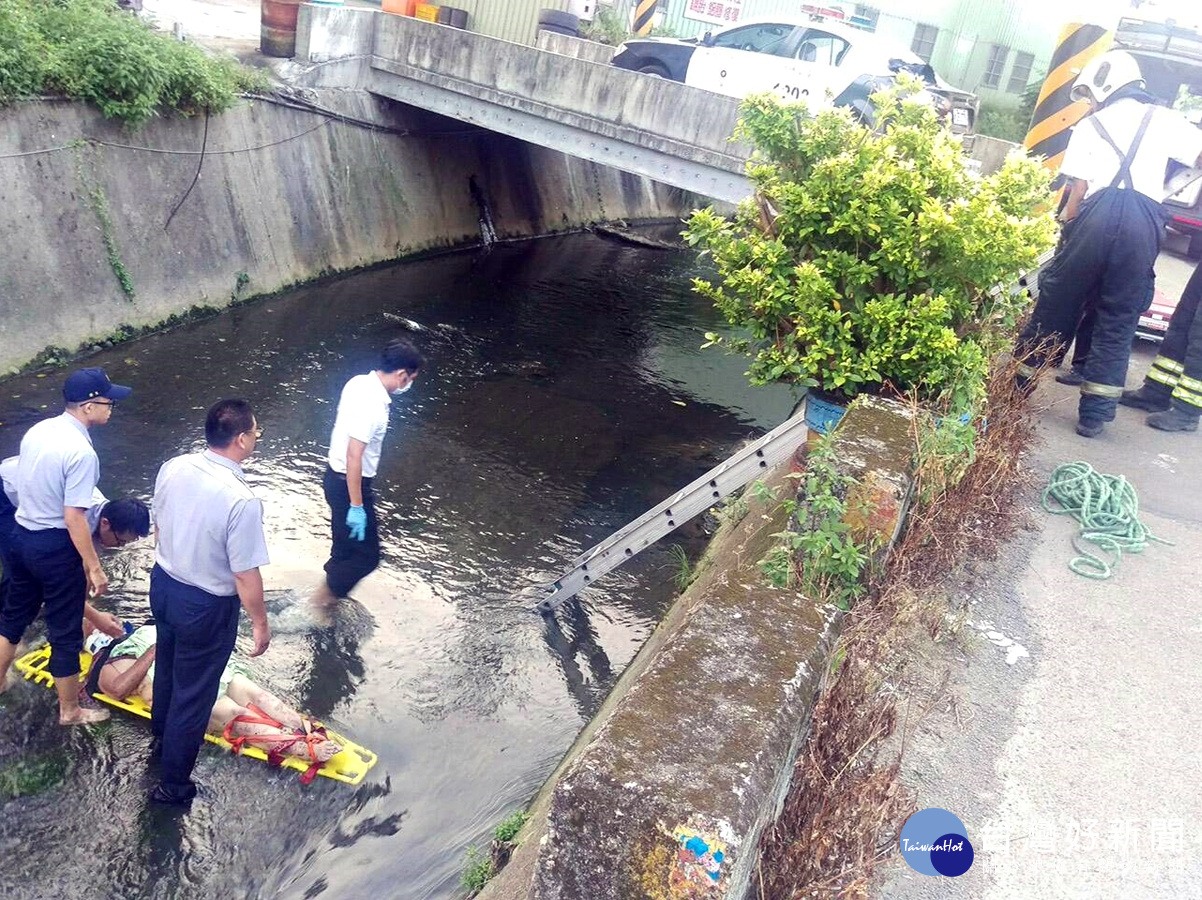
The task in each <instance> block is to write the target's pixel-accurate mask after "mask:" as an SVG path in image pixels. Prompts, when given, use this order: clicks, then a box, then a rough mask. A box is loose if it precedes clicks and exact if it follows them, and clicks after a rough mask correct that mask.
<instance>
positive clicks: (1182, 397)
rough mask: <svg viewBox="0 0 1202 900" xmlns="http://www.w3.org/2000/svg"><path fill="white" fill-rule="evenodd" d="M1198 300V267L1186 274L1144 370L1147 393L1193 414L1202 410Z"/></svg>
mask: <svg viewBox="0 0 1202 900" xmlns="http://www.w3.org/2000/svg"><path fill="white" fill-rule="evenodd" d="M1199 302H1202V267H1196V268H1195V269H1194V274H1193V275H1191V276H1190V280H1189V283H1188V284H1187V285H1186V286H1185V291H1184V292H1183V293H1182V294H1181V299H1180V300H1179V301H1178V302H1177V308H1176V309H1175V310H1173V318H1171V319H1170V320H1169V330H1168V331H1167V332H1166V333H1165V336H1164V341H1162V342H1161V344H1160V353H1159V354H1157V356H1156V359H1155V360H1154V361H1153V363H1152V368H1151V369H1149V370H1148V376H1147V378H1146V379H1145V380H1144V390H1145V392H1147V393H1151V394H1161V395H1163V396H1164V397H1165V398H1166V399H1167V398H1169V397H1170V396H1171V397H1172V398H1173V403H1174V404H1175V405H1177V406H1179V407H1180V408H1182V409H1183V410H1185V411H1186V412H1191V413H1193V414H1194V415H1198V414H1200V413H1202V317H1199V316H1198V304H1199Z"/></svg>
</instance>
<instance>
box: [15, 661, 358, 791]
mask: <svg viewBox="0 0 1202 900" xmlns="http://www.w3.org/2000/svg"><path fill="white" fill-rule="evenodd" d="M49 665H50V648H49V647H48V646H47V647H39V648H38V649H37V650H33V651H31V652H29V653H26V654H25V655H24V656H22V657H21V658H20V659H19V660H17V671H18V672H20V673H21V674H22V675H23V676H25V680H26V681H34V682H37V683H38V684H40V685H43V686H45V687H48V688H53V687H54V678H53V677H52V676H51V675H50V672H49V671H48V669H47V667H48V666H49ZM91 667H92V655H91V654H90V653H87V652H84V653H80V654H79V670H80V679H81V680H82V679H84V678H87V675H88V671H89V669H91ZM92 696H93V697H95V698H96V699H97V700H99V701H100V702H102V703H107V704H108V705H109V706H115V707H117V709H123V710H125V711H126V712H130V713H133V714H134V715H135V716H141V717H142V718H143V719H149V718H150V707H149V706H148V705H147V704H146V701H145V700H143V699H142V698H141V697H139V696H137V695H136V694H135V695H133V696H131V697H129V698H128V699H126V700H118V699H116V698H115V697H110V696H109V695H108V694H103V693H96V694H93V695H92ZM314 724H315V725H320V724H321V723H320V722H314ZM326 733H327V734H328V735H329V737H330V740H332V741H334V742H335V743H336V744H338V745H339V746H341V747H342V750H341V751H340V752H339V753H337V754H336V755H335V756H333V757H332V758H331V759H330V760H329V761H328V762H326V763H325V764H324V765H322V766H321V767H320V768H319V769H318V770H317V774H318V775H324V776H325V777H326V778H333V779H334V780H335V781H341V782H344V783H345V784H358V783H359V782H361V781H362V780H363V776H365V775H366V774H367V772H368V770H369V769H371V767H372V766H374V765H375V764H376V760H377V756H376V754H374V753H372V752H371V751H370V750H367V749H365V748H363V747H360V746H359V745H358V744H356V743H355V742H354V741H351V740H349V739H347V738H346V737H344V736H343V735H341V734H338V733H336V732H334V731H332V730H330V729H328V728H327V729H326ZM205 740H206V741H208V742H209V743H211V744H216V745H217V746H218V747H221V748H222V749H223V750H230V751H233V749H234V748H233V746H232V745H231V744H230V742H229V741H227V740H225V739H224V738H222V737H220V736H219V735H214V734H206V735H205ZM239 755H240V756H249V757H251V758H252V759H257V760H261V761H262V762H267V753H266V752H265V751H263V750H262V749H260V748H259V747H255V746H251V745H246V746H244V747H243V748H242V750H241V751H240V752H239ZM281 765H282V766H283V767H284V768H288V769H295V770H296V771H297V772H300V773H302V774H303V773H304V772H306V771H308V769H309V760H308V759H306V758H301V757H296V756H289V757H286V758H285V759H284V761H283V763H282V764H281Z"/></svg>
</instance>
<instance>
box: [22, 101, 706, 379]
mask: <svg viewBox="0 0 1202 900" xmlns="http://www.w3.org/2000/svg"><path fill="white" fill-rule="evenodd" d="M280 99H281V101H282V103H284V104H288V105H281V103H280V102H268V101H266V100H247V101H245V102H243V103H242V104H240V105H239V106H238V107H237V108H235V109H233V110H231V111H229V112H227V113H224V114H222V115H220V116H213V117H211V118H210V120H209V121H208V123H207V135H206V122H205V121H204V119H203V118H202V117H197V118H193V119H185V118H182V117H171V118H164V119H161V120H157V121H153V122H151V123H150V124H148V125H146V126H145V127H143V128H141V129H139V130H137V131H129V130H127V129H124V128H122V127H121V126H119V125H117V124H115V123H113V122H109V121H106V120H105V119H103V118H102V117H101V116H100V114H99V113H97V112H96V111H95V110H94V109H93V108H91V107H88V106H85V105H83V104H78V103H67V102H61V101H36V102H28V103H21V104H18V105H15V106H11V107H8V108H6V109H3V110H0V243H2V244H3V246H4V250H5V252H4V253H3V254H2V255H0V373H2V372H6V371H10V370H11V369H12V368H14V367H17V366H21V365H23V364H25V363H27V362H29V361H30V360H31V359H33V358H34V357H35V356H36V355H37V354H39V353H40V352H41V351H42V350H43V349H45V348H48V347H61V348H66V349H68V350H75V349H76V348H78V347H79V346H80V345H87V344H88V343H90V342H98V341H100V340H103V339H104V338H105V337H106V336H108V335H109V334H111V333H112V332H113V331H114V330H115V329H117V328H118V327H119V326H123V325H128V326H133V327H135V328H138V327H145V326H152V325H155V324H157V323H160V322H162V321H164V320H165V319H167V318H169V317H170V316H172V315H175V314H179V313H183V312H185V311H187V310H188V309H190V308H191V307H194V306H205V307H221V306H224V305H227V304H229V303H230V302H231V301H232V300H242V299H246V298H248V297H251V296H254V295H257V294H264V293H270V292H274V291H278V290H281V289H283V288H286V287H288V286H290V285H294V284H297V283H300V282H304V281H307V280H311V279H313V278H316V277H319V276H321V275H325V274H329V273H333V272H339V271H345V270H350V269H354V268H357V267H361V266H368V265H372V264H375V263H380V262H383V261H387V260H393V259H396V258H398V257H402V256H405V255H407V254H412V253H417V252H420V251H426V250H433V249H437V248H443V247H452V246H455V245H461V244H467V243H472V242H477V241H479V240H480V233H481V226H480V221H479V219H480V210H479V200H480V198H483V199H484V200H485V201H486V202H487V204H488V206H489V207H490V209H491V213H492V218H493V225H494V227H495V229H496V232H497V235H498V237H499V238H502V239H503V238H518V237H530V236H534V235H540V234H546V233H551V232H556V231H563V230H570V229H574V228H579V227H581V226H584V225H587V224H589V223H592V222H601V221H614V220H630V221H637V220H647V219H657V218H663V217H669V216H679V215H683V214H685V213H687V211H688V210H689V209H691V208H692V207H693V206H694V205H695V200H694V198H693V197H692V196H690V195H687V194H685V193H684V192H681V191H678V190H675V189H672V188H667V187H664V186H662V185H658V184H655V183H653V182H651V181H648V180H646V179H641V178H638V177H635V176H631V175H626V174H623V173H621V172H618V171H616V170H614V169H609V168H606V167H604V166H600V165H596V164H593V163H588V162H584V161H581V160H577V159H573V158H571V157H568V156H565V155H563V154H560V153H555V152H552V151H548V150H544V149H541V148H538V147H535V146H532V145H529V144H526V143H524V142H522V141H518V140H514V139H512V138H506V137H503V136H499V135H495V134H491V133H489V132H486V131H483V130H480V129H477V128H473V127H471V126H465V125H462V124H460V123H458V122H455V121H452V120H448V119H443V118H441V117H438V116H434V115H431V114H428V113H422V112H420V111H418V110H413V109H411V108H408V107H404V106H401V105H400V104H397V103H394V102H392V101H388V100H384V99H381V98H377V97H373V96H371V95H369V94H367V93H366V92H364V91H358V90H353V89H349V90H348V89H332V88H321V87H314V88H304V89H299V88H298V89H295V90H293V91H292V92H291V94H290V96H289V97H287V98H280ZM309 105H312V106H316V107H319V108H320V109H323V110H328V111H331V112H335V113H337V114H338V115H337V116H330V115H325V114H321V113H319V112H315V111H313V109H311V108H305V107H306V106H309ZM202 151H203V153H202ZM198 169H199V177H197V172H198ZM194 180H195V184H194V185H193V182H194ZM473 183H474V184H475V189H473V188H472V184H473ZM177 207H178V208H177Z"/></svg>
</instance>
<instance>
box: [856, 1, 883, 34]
mask: <svg viewBox="0 0 1202 900" xmlns="http://www.w3.org/2000/svg"><path fill="white" fill-rule="evenodd" d="M880 18H881V11H880V10H879V9H877V8H876V7H875V6H865V5H864V4H863V3H857V4H856V13H855V15H854V16H852V17H851V24H852V25H854V26H856V27H857V28H863V29H864V30H865V31H876V23H877V22H878V21H879V20H880Z"/></svg>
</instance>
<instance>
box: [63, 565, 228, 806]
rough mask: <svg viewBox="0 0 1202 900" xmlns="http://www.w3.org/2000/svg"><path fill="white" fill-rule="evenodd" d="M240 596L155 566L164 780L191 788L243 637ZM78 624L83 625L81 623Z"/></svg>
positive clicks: (157, 727) (157, 728) (156, 720)
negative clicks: (223, 676)
mask: <svg viewBox="0 0 1202 900" xmlns="http://www.w3.org/2000/svg"><path fill="white" fill-rule="evenodd" d="M238 609H239V601H238V598H237V596H233V597H218V596H217V595H215V594H210V593H209V592H208V591H202V590H201V589H200V588H198V587H193V586H192V585H190V584H184V583H183V582H182V581H177V580H176V579H174V578H172V577H171V576H170V575H168V574H167V573H166V572H165V571H164V570H163V568H162V567H161V566H158V565H156V566H155V567H154V568H153V569H151V571H150V611H151V612H152V613H153V614H154V623H155V627H156V629H157V631H158V640H157V642H156V644H155V647H156V650H155V657H154V667H155V668H154V702H153V703H152V704H151V707H150V727H151V731H152V732H153V733H154V735H155V737H158V738H161V739H162V743H163V757H162V773H163V775H162V784H163V787H164V788H165V789H166V790H167V791H168V792H169V793H172V794H175V795H177V796H179V795H185V794H187V793H189V789H190V788H191V786H192V769H193V768H194V767H195V766H196V756H197V754H199V753H200V745H201V744H202V743H203V742H204V735H205V728H206V727H207V726H208V723H209V716H210V714H211V713H212V712H213V704H214V703H215V702H216V701H217V694H218V691H219V690H220V689H221V673H222V671H223V670H224V669H225V666H226V664H227V663H228V662H229V660H230V654H231V653H232V652H233V650H234V640H235V639H236V638H237V637H238ZM77 630H78V629H77Z"/></svg>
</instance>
